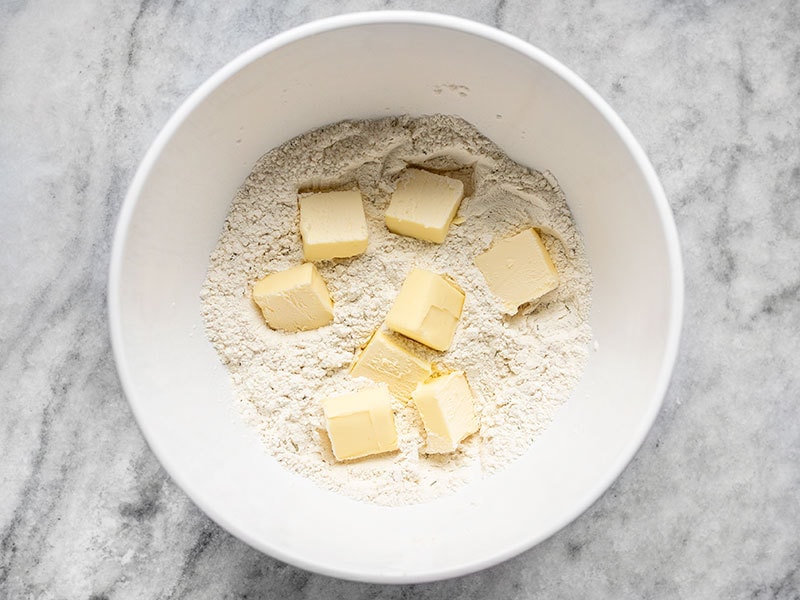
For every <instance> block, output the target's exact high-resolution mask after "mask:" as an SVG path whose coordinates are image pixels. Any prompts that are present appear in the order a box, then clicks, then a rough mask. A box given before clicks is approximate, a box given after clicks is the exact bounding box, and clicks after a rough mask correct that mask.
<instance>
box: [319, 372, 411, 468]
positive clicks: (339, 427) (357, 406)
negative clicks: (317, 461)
mask: <svg viewBox="0 0 800 600" xmlns="http://www.w3.org/2000/svg"><path fill="white" fill-rule="evenodd" d="M322 410H323V412H324V413H325V428H326V429H327V430H328V437H329V438H330V440H331V447H332V448H333V455H334V456H335V457H336V460H350V459H354V458H361V457H364V456H370V455H371V454H382V453H383V452H391V451H393V450H397V429H396V428H395V425H394V414H392V396H391V395H390V394H389V390H387V389H386V387H385V386H379V387H373V388H366V389H363V390H361V391H358V392H355V393H353V394H344V395H342V396H333V397H331V398H325V399H324V400H323V401H322Z"/></svg>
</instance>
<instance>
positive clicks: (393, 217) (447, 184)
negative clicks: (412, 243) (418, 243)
mask: <svg viewBox="0 0 800 600" xmlns="http://www.w3.org/2000/svg"><path fill="white" fill-rule="evenodd" d="M463 198H464V184H463V183H462V182H461V181H459V180H458V179H453V178H451V177H445V176H444V175H437V174H436V173H430V172H428V171H422V170H420V169H406V171H405V172H404V173H403V174H402V175H401V176H400V180H399V181H398V183H397V188H396V189H395V191H394V193H393V194H392V199H391V200H390V202H389V207H388V208H387V209H386V227H388V228H389V231H391V232H393V233H399V234H400V235H407V236H410V237H414V238H417V239H420V240H426V241H429V242H435V243H437V244H441V243H442V242H443V241H444V238H445V237H446V236H447V231H448V229H450V223H451V222H452V221H453V218H454V217H455V216H456V212H458V207H459V206H460V205H461V200H462V199H463Z"/></svg>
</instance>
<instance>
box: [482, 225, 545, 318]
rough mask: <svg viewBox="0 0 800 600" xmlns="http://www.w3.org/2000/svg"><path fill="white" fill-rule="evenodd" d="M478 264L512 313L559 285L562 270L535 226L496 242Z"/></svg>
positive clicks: (495, 292) (491, 288)
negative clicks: (559, 269) (549, 252)
mask: <svg viewBox="0 0 800 600" xmlns="http://www.w3.org/2000/svg"><path fill="white" fill-rule="evenodd" d="M475 265H476V266H477V267H478V269H480V271H481V273H483V277H484V279H486V283H487V284H488V285H489V289H490V290H492V293H493V294H494V295H495V296H497V297H498V298H499V299H500V301H501V302H502V303H503V307H504V309H505V311H506V312H508V313H509V314H514V313H516V312H517V309H519V307H520V305H522V304H524V303H526V302H532V301H534V300H536V299H538V298H541V297H542V296H544V295H545V294H546V293H547V292H550V291H552V290H554V289H556V288H557V287H558V272H557V271H556V268H555V267H554V266H553V261H552V260H551V259H550V255H549V254H548V252H547V248H545V247H544V243H542V239H541V238H540V237H539V235H538V234H537V233H536V231H535V230H533V229H526V230H525V231H523V232H521V233H518V234H517V235H514V236H511V237H509V238H505V239H503V240H500V241H499V242H496V243H495V244H494V245H493V246H492V247H491V248H489V249H488V250H487V251H486V252H484V253H483V254H481V255H479V256H477V257H475Z"/></svg>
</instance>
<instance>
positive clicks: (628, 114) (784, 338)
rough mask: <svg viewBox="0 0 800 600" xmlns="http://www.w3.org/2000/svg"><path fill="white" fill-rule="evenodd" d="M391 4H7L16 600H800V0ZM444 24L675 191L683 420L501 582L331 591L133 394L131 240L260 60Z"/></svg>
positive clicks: (668, 414) (5, 185)
mask: <svg viewBox="0 0 800 600" xmlns="http://www.w3.org/2000/svg"><path fill="white" fill-rule="evenodd" d="M444 6H445V5H443V4H441V3H440V2H433V1H430V0H428V1H425V0H419V1H413V2H404V3H398V2H393V1H389V0H384V1H378V0H375V1H370V0H349V1H347V2H321V3H312V2H300V1H294V0H284V1H255V0H230V1H228V2H190V1H175V2H160V1H157V0H144V1H142V2H141V3H137V2H127V1H123V0H110V1H102V2H101V1H100V0H73V1H70V2H60V1H56V0H28V1H22V0H5V2H2V3H0V202H2V204H0V282H2V283H0V411H1V412H0V457H1V461H0V597H2V598H85V599H88V598H94V599H98V600H99V599H101V598H106V599H114V600H116V599H124V598H261V597H263V598H273V597H281V598H286V599H295V598H297V599H300V598H308V599H311V598H339V597H342V598H380V599H390V598H391V599H395V598H411V597H413V598H431V599H433V598H453V597H461V598H577V597H593V598H642V597H647V598H757V599H769V598H774V599H794V598H800V375H798V371H800V360H799V359H798V356H800V333H799V332H798V330H800V260H798V259H800V191H798V190H799V189H800V5H798V4H797V2H795V1H794V0H782V1H781V0H778V1H775V2H769V3H755V2H739V1H733V2H721V1H719V2H717V1H714V0H708V1H706V2H701V1H683V2H681V1H663V0H662V1H659V2H656V1H647V0H644V1H637V0H619V1H617V2H585V3H565V2H561V1H560V0H543V1H541V2H525V1H523V0H495V1H491V2H489V1H487V2H483V1H480V0H472V1H465V2H460V3H458V4H456V3H452V4H451V5H450V6H447V7H446V8H443V7H444ZM383 8H414V9H423V10H445V11H446V12H450V13H452V14H458V15H460V16H465V17H469V18H472V19H475V20H477V21H482V22H485V23H489V24H492V25H495V26H497V27H500V28H502V29H504V30H506V31H509V32H511V33H514V34H516V35H518V36H520V37H522V38H524V39H526V40H529V41H531V42H532V43H534V44H535V45H537V46H539V47H541V48H542V49H544V50H546V51H548V52H550V53H551V54H553V55H554V56H555V57H556V58H559V59H560V60H562V61H563V62H564V63H566V64H567V65H569V66H570V67H571V68H573V69H574V70H575V71H576V72H577V73H578V74H580V75H581V76H582V77H584V78H585V79H586V80H587V81H588V82H589V83H590V84H591V85H592V86H593V87H595V88H596V89H597V90H598V91H599V92H600V94H601V95H603V96H604V97H605V98H607V99H608V100H609V101H610V103H611V104H612V106H613V107H614V108H615V109H616V110H617V111H618V112H619V113H620V115H621V116H622V118H623V119H624V120H625V121H626V123H627V124H628V125H629V126H630V127H631V129H632V130H633V133H634V135H636V136H637V138H638V139H639V140H640V142H641V143H642V144H643V146H644V147H645V150H646V151H647V152H648V154H649V156H650V158H651V160H652V161H653V163H654V165H655V167H656V169H657V171H658V172H659V174H660V175H661V177H662V181H663V183H664V187H665V189H666V192H667V196H668V197H669V199H670V202H671V204H672V207H673V210H674V213H675V218H676V221H677V224H678V229H679V233H680V236H681V240H682V244H683V251H684V257H685V261H686V265H685V266H686V284H687V310H686V319H685V326H684V338H683V340H682V345H681V351H680V356H679V359H678V364H677V368H676V371H675V375H674V378H673V381H672V384H671V387H670V389H669V392H668V394H667V397H666V400H665V403H664V408H663V411H662V413H661V414H660V416H659V418H658V421H657V422H656V425H655V427H654V429H653V431H652V432H651V434H650V435H649V437H648V438H647V440H646V442H645V444H644V445H643V447H642V449H641V451H640V452H639V453H638V454H637V456H636V458H635V459H634V461H633V462H632V463H631V465H630V466H629V467H628V468H627V469H626V470H625V472H624V473H623V474H622V476H621V477H620V478H619V480H618V481H617V482H616V483H615V484H614V485H613V487H612V488H611V489H610V490H609V491H608V493H606V494H605V495H604V496H603V497H602V498H601V499H600V500H599V501H598V502H597V503H596V504H595V505H594V506H592V507H591V508H590V509H589V510H588V511H587V512H586V513H585V514H584V515H582V516H581V517H580V518H579V519H578V520H577V521H575V522H574V523H573V524H571V525H569V526H568V527H566V528H565V529H564V530H563V531H561V532H559V533H558V534H556V535H555V536H553V537H552V538H550V539H549V540H547V541H546V542H544V543H542V544H541V545H539V546H538V547H536V548H534V549H532V550H530V551H528V552H526V553H524V554H522V555H521V556H519V557H517V558H514V559H512V560H510V561H508V562H506V563H504V564H501V565H499V566H497V567H494V568H492V569H489V570H487V571H483V572H481V573H477V574H474V575H470V576H467V577H462V578H459V579H455V580H451V581H445V582H439V583H434V584H426V585H417V586H402V587H388V586H377V585H365V584H357V583H351V582H345V581H339V580H334V579H330V578H327V577H322V576H318V575H313V574H309V573H307V572H304V571H302V570H299V569H296V568H294V567H290V566H287V565H285V564H283V563H281V562H279V561H276V560H273V559H271V558H269V557H266V556H263V555H261V554H259V553H258V552H256V551H255V550H252V549H251V548H249V547H248V546H246V545H245V544H243V543H241V542H239V541H238V540H236V539H235V538H233V537H232V536H230V535H229V534H227V533H226V532H225V531H223V530H221V529H220V528H219V527H217V526H216V525H215V524H213V523H212V522H211V521H210V520H209V519H208V518H207V517H205V516H204V515H203V514H202V513H201V512H200V511H199V510H198V509H197V508H196V507H195V506H194V505H193V504H192V503H191V502H190V501H189V500H188V499H187V498H186V496H185V495H184V494H183V492H182V491H181V490H180V489H179V488H177V487H176V486H175V484H174V483H173V482H172V481H171V480H170V479H169V478H168V477H167V476H166V475H165V473H164V472H163V470H162V469H161V468H160V466H159V465H158V462H157V461H156V459H155V457H154V456H153V455H152V453H151V452H150V450H149V449H148V448H147V446H146V444H145V443H144V441H143V439H142V437H141V434H140V433H139V430H138V428H137V426H136V424H135V422H134V420H133V417H132V415H131V413H130V410H129V409H128V406H127V403H126V402H125V399H124V397H123V395H122V392H121V389H120V385H119V382H118V379H117V376H116V372H115V369H114V364H113V359H112V357H111V355H110V347H109V340H108V330H107V324H106V311H105V289H106V274H107V264H108V258H109V247H110V242H111V237H112V231H113V226H114V223H115V220H116V216H117V213H118V211H119V207H120V205H121V202H122V198H123V195H124V192H125V189H126V187H127V185H128V183H129V181H130V178H131V177H132V175H133V172H134V170H135V168H136V166H137V163H138V161H139V160H140V159H141V157H142V156H143V154H144V152H145V150H146V148H147V146H148V145H149V143H150V142H151V141H152V139H153V137H154V136H155V135H156V133H157V131H158V130H159V128H160V127H161V126H162V125H163V124H164V122H165V121H166V119H167V118H168V117H169V115H170V114H171V112H172V111H173V110H175V108H177V106H178V105H179V104H180V102H181V101H182V99H183V98H185V97H186V96H187V95H188V94H189V93H190V92H191V91H192V90H193V89H194V88H195V87H196V86H197V85H199V84H200V83H201V82H202V81H203V80H205V79H206V78H207V77H208V76H209V75H211V74H212V73H213V72H214V71H215V70H217V69H218V68H219V67H221V66H222V65H223V64H225V63H226V62H227V61H228V60H230V59H231V58H233V57H234V56H236V55H237V54H238V53H240V52H241V51H243V50H245V49H247V48H249V47H250V46H252V45H254V44H256V43H257V42H259V41H261V40H263V39H264V38H266V37H268V36H270V35H273V34H275V33H277V32H279V31H281V30H284V29H286V28H288V27H291V26H294V25H297V24H300V23H303V22H306V21H308V20H311V19H314V18H318V17H322V16H328V15H331V14H336V13H339V12H347V11H354V10H368V9H383Z"/></svg>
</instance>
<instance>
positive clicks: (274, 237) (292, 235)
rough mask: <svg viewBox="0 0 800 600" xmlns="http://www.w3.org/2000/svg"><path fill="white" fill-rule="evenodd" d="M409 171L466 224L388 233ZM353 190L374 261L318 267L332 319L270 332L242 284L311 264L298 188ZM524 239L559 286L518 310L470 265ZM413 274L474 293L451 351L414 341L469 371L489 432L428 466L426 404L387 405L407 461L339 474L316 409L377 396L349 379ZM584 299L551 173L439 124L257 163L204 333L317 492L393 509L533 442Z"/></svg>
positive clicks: (228, 238) (393, 125)
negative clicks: (528, 232)
mask: <svg viewBox="0 0 800 600" xmlns="http://www.w3.org/2000/svg"><path fill="white" fill-rule="evenodd" d="M407 165H414V166H421V167H424V168H427V169H431V170H435V171H439V172H443V173H446V174H447V175H448V176H451V177H458V178H460V179H461V180H462V181H464V183H465V190H466V194H467V197H465V199H464V201H463V203H462V205H461V209H460V210H459V213H458V215H459V217H460V219H461V218H463V222H462V223H461V224H459V225H455V224H454V225H453V226H452V227H451V228H450V232H449V234H448V236H447V238H446V240H445V241H444V243H443V244H440V245H439V244H432V243H428V242H422V241H419V240H415V239H412V238H408V237H403V236H399V235H395V234H392V233H390V232H389V231H388V230H387V229H386V227H385V225H384V222H383V214H384V211H385V209H386V206H387V205H388V202H389V196H390V194H391V192H392V190H393V189H394V185H395V181H396V179H397V176H398V174H399V173H400V172H401V171H402V170H403V169H404V168H405V167H406V166H407ZM355 187H358V188H359V189H360V190H361V192H362V195H363V197H364V209H365V213H366V217H367V223H368V227H369V247H368V249H367V252H366V253H365V254H363V255H361V256H357V257H353V258H349V259H337V260H331V261H323V262H319V263H317V268H318V269H319V272H320V273H321V275H322V277H323V278H324V279H325V281H326V282H327V284H328V289H329V291H330V294H331V297H332V299H333V302H334V311H335V318H334V322H333V324H332V325H330V326H326V327H322V328H320V329H317V330H313V331H304V332H297V333H285V332H281V331H274V330H271V329H269V328H268V327H267V326H266V325H265V324H264V321H263V319H262V318H261V315H260V314H259V312H258V308H257V307H256V306H255V304H253V302H252V300H251V297H250V290H251V288H252V285H253V283H254V282H255V281H257V280H258V279H260V278H262V277H263V276H264V275H266V274H267V273H270V272H273V271H280V270H283V269H287V268H289V267H292V266H295V265H298V264H300V263H301V262H303V255H302V245H301V240H300V235H299V232H298V231H299V229H298V209H297V194H298V192H299V191H300V192H305V191H311V190H329V189H353V188H355ZM460 219H459V221H460ZM526 227H535V228H537V229H538V230H539V231H540V233H541V234H542V238H543V240H544V242H545V245H546V247H547V249H548V251H549V252H550V255H551V258H552V259H553V263H554V265H555V266H556V269H557V270H558V272H559V275H560V278H561V284H560V285H559V287H558V288H557V289H556V290H555V291H553V292H551V293H549V294H547V295H546V296H544V297H543V298H542V299H541V300H540V301H539V302H537V303H535V304H532V305H526V306H523V307H522V308H521V309H520V311H519V312H518V314H517V315H515V316H508V315H504V314H503V311H502V306H501V303H500V302H499V300H497V299H496V298H495V297H494V296H492V294H491V292H490V291H489V290H488V288H487V286H486V283H485V281H484V279H483V276H482V275H481V273H480V271H478V269H477V267H475V265H474V263H473V259H474V257H475V256H476V255H478V254H479V253H481V252H483V251H484V250H485V249H486V248H488V247H489V246H490V245H491V243H492V241H493V240H495V239H498V238H502V237H506V236H509V235H512V234H515V233H518V232H519V231H521V230H522V229H524V228H526ZM413 267H419V268H423V269H428V270H431V271H434V272H437V273H446V274H447V275H449V276H450V277H451V278H453V279H454V280H455V281H456V283H457V284H458V285H459V286H460V287H461V288H462V289H463V290H464V292H465V294H466V301H465V304H464V312H463V315H462V317H461V322H460V324H459V326H458V330H457V332H456V335H455V338H454V340H453V344H452V347H451V349H450V350H449V351H447V352H443V353H440V352H434V351H432V350H429V349H427V348H425V347H424V346H422V345H420V344H416V343H414V342H411V341H409V342H408V343H409V346H410V347H412V348H413V350H414V351H415V352H417V353H418V354H419V355H421V356H423V357H424V358H427V359H428V360H431V361H433V362H435V363H436V364H437V365H439V366H440V367H441V368H445V369H453V370H462V371H464V372H465V373H466V375H467V379H468V380H469V383H470V386H471V387H472V390H473V393H474V395H475V406H476V411H477V413H478V416H479V419H480V423H481V429H480V432H479V433H478V434H477V435H474V436H472V437H471V438H468V439H467V440H466V441H465V442H464V443H462V444H461V445H460V447H459V449H458V451H456V452H455V453H453V454H451V455H439V456H426V455H425V454H423V453H422V449H423V448H424V430H423V428H422V424H421V422H420V419H419V416H418V415H417V413H416V410H415V409H414V408H413V407H411V406H406V405H404V404H403V403H401V402H399V401H395V403H394V405H393V409H394V411H395V415H396V416H395V419H396V424H397V429H398V441H399V444H400V451H399V452H398V453H394V454H391V455H385V456H379V457H372V458H367V459H362V460H359V461H353V462H349V463H337V462H335V461H334V460H333V457H332V454H331V452H330V447H329V444H328V441H327V438H326V435H325V434H324V431H323V430H324V425H323V420H322V409H321V406H320V400H321V399H322V398H325V397H326V396H332V395H336V394H342V393H346V392H350V391H355V390H356V389H359V388H360V387H364V386H365V385H369V384H370V382H368V381H366V380H363V379H362V380H356V379H354V378H352V377H351V376H350V375H349V374H348V369H349V367H350V365H351V363H352V361H353V358H354V356H355V354H356V353H357V351H358V349H359V348H360V347H361V346H362V345H363V344H364V343H365V342H366V341H367V340H368V339H369V337H370V335H371V334H372V332H373V331H375V329H377V328H378V327H380V326H381V324H382V322H383V319H384V317H385V316H386V313H387V312H388V310H389V308H390V307H391V304H392V302H393V301H394V298H395V297H396V295H397V292H398V291H399V289H400V286H401V284H402V283H403V280H404V279H405V276H406V274H407V273H408V272H409V270H411V269H412V268H413ZM591 287H592V277H591V271H590V269H589V263H588V261H587V259H586V254H585V251H584V246H583V241H582V239H581V236H580V234H579V232H578V230H577V229H576V226H575V222H574V220H573V219H572V215H571V214H570V211H569V209H568V207H567V203H566V200H565V198H564V195H563V194H562V192H561V190H560V188H559V187H558V184H557V182H556V180H555V178H554V177H553V176H552V175H551V174H549V173H545V174H542V173H538V172H535V171H531V170H530V169H527V168H526V167H523V166H521V165H519V164H517V163H515V162H513V161H512V160H511V159H509V158H508V157H507V156H506V155H505V154H504V153H503V152H502V151H501V150H500V149H499V148H498V147H497V146H496V145H495V144H494V143H493V142H491V141H490V140H488V139H487V138H485V137H484V136H482V135H481V134H480V133H479V132H478V131H477V130H476V129H475V128H474V127H473V126H472V125H470V124H469V123H467V122H465V121H464V120H462V119H459V118H457V117H452V116H445V115H433V116H426V117H420V118H410V117H405V116H404V117H391V118H384V119H379V120H371V121H344V122H340V123H336V124H333V125H329V126H326V127H323V128H320V129H317V130H314V131H311V132H308V133H306V134H304V135H301V136H299V137H297V138H294V139H292V140H290V141H288V142H287V143H285V144H283V145H282V146H280V147H278V148H275V149H274V150H271V151H270V152H268V153H267V154H265V155H264V156H263V157H262V158H261V159H260V160H259V161H258V162H257V164H256V165H255V167H254V168H253V171H252V172H251V173H250V175H249V176H248V178H247V180H246V181H245V182H244V183H243V184H242V186H241V188H240V189H239V190H238V192H237V194H236V196H235V198H234V200H233V203H232V205H231V208H230V212H229V214H228V217H227V220H226V222H225V226H224V228H223V231H222V234H221V236H220V239H219V243H218V244H217V247H216V249H215V250H214V251H213V252H212V254H211V258H210V265H209V269H208V275H207V278H206V281H205V283H204V285H203V289H202V291H201V299H202V311H203V317H204V320H205V324H206V333H207V335H208V338H209V340H210V341H211V343H212V344H213V345H214V347H215V349H216V350H217V352H218V354H219V356H220V359H221V360H222V362H223V363H224V364H225V366H226V367H227V369H228V371H229V372H230V375H231V378H232V381H233V384H234V388H235V392H236V399H237V403H238V404H239V406H240V408H241V412H242V414H243V415H244V418H245V419H247V421H248V422H249V423H251V424H252V425H253V426H254V427H255V428H257V429H258V431H259V433H260V435H261V437H262V439H263V441H264V445H265V449H266V451H267V452H269V453H270V454H271V455H272V456H274V457H275V458H276V459H277V460H278V461H279V462H280V463H281V464H282V465H284V466H285V467H286V468H287V469H290V470H292V471H294V472H296V473H298V474H299V475H302V476H304V477H308V478H309V479H312V480H313V481H315V482H317V483H318V484H319V485H321V486H324V487H326V488H329V489H331V490H335V491H338V492H340V493H342V494H345V495H347V496H349V497H352V498H355V499H358V500H362V501H366V502H373V503H376V504H382V505H397V504H410V503H418V502H425V501H428V500H431V499H433V498H436V497H439V496H441V495H443V494H447V493H450V492H452V491H454V490H455V489H457V488H458V487H460V486H462V485H464V484H467V483H469V482H474V481H477V480H480V479H481V478H484V477H487V476H490V475H491V474H492V473H493V472H495V471H497V470H498V469H500V468H502V467H504V466H505V465H507V464H508V463H509V462H511V461H512V460H514V459H515V458H517V457H519V456H520V455H521V454H522V453H523V452H525V450H526V449H528V448H529V447H530V445H531V444H533V443H535V439H536V436H537V435H538V434H539V433H540V432H541V431H542V430H544V429H545V427H547V425H548V424H549V423H550V422H551V420H552V419H553V416H554V413H555V411H556V409H557V408H558V406H559V405H561V404H562V403H563V402H565V401H566V400H567V399H568V398H569V395H570V392H571V390H572V388H573V387H574V386H575V384H576V382H577V381H578V379H579V378H580V376H581V374H582V372H583V369H584V365H585V363H586V358H587V356H588V353H589V345H590V342H591V329H590V327H589V324H588V318H589V310H590V302H591Z"/></svg>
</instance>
